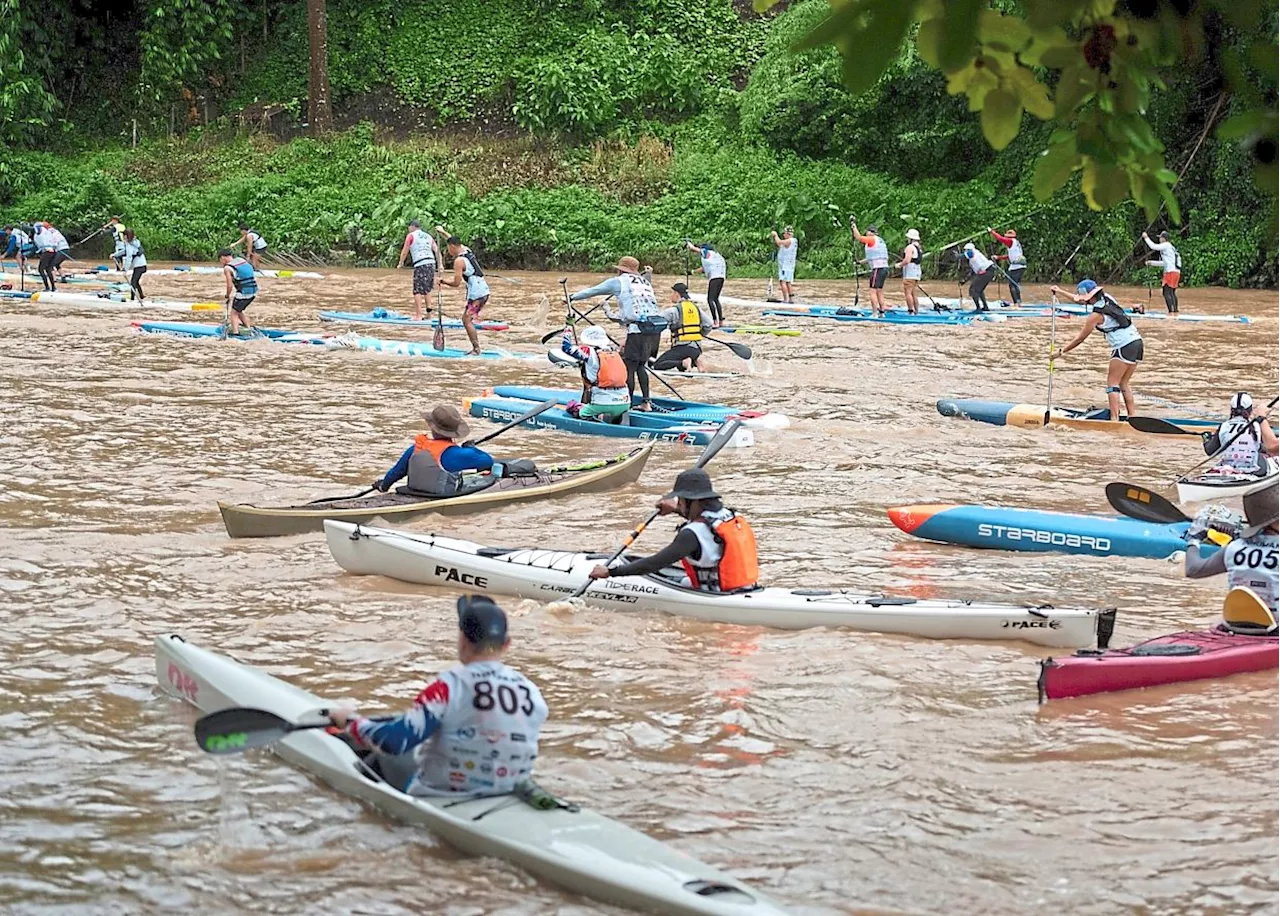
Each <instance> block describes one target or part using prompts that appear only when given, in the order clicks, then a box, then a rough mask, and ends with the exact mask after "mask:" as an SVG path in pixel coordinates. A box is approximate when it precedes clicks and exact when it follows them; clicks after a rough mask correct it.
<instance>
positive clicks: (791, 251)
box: [769, 226, 800, 302]
mask: <svg viewBox="0 0 1280 916" xmlns="http://www.w3.org/2000/svg"><path fill="white" fill-rule="evenodd" d="M769 238H771V239H773V244H775V245H777V246H778V287H779V289H781V290H782V301H783V302H792V301H794V300H793V299H792V298H791V284H792V283H794V282H795V279H796V252H797V251H799V249H800V243H799V242H797V241H796V237H795V233H793V232H792V231H791V227H790V226H786V227H784V228H783V230H782V235H778V233H777V230H770V231H769Z"/></svg>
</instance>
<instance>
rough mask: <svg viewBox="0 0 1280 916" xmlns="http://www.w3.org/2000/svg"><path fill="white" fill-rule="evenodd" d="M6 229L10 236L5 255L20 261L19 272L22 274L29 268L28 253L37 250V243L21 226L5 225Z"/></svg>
mask: <svg viewBox="0 0 1280 916" xmlns="http://www.w3.org/2000/svg"><path fill="white" fill-rule="evenodd" d="M4 231H5V234H6V235H7V236H8V244H7V245H6V246H5V252H4V256H5V257H6V258H13V259H14V260H15V261H17V262H18V273H19V274H20V275H21V274H22V273H23V272H24V271H25V270H26V269H27V255H28V254H31V253H32V252H33V251H34V250H35V243H34V242H32V241H31V236H30V235H28V234H27V233H26V232H24V231H23V229H22V228H21V227H20V226H14V225H8V226H5V227H4Z"/></svg>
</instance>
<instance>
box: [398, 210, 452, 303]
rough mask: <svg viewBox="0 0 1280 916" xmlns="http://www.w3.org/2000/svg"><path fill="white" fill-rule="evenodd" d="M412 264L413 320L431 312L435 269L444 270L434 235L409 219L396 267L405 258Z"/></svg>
mask: <svg viewBox="0 0 1280 916" xmlns="http://www.w3.org/2000/svg"><path fill="white" fill-rule="evenodd" d="M406 258H408V259H409V263H410V264H412V265H413V320H414V321H421V320H422V316H423V315H424V314H425V315H430V314H431V291H432V290H433V289H435V286H436V269H437V268H439V269H440V271H441V273H443V272H444V260H443V259H442V258H441V257H440V246H439V245H438V244H437V243H436V239H435V236H433V235H432V234H431V233H429V232H423V231H422V223H420V222H418V221H417V220H416V219H415V220H410V221H409V234H408V235H406V236H405V237H404V245H402V246H401V248H400V261H399V263H397V264H396V269H397V270H399V269H400V268H401V267H404V262H405V259H406Z"/></svg>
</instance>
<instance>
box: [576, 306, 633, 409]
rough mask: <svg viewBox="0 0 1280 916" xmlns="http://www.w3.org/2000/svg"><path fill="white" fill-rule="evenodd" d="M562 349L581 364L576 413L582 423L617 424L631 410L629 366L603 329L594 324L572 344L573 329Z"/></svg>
mask: <svg viewBox="0 0 1280 916" xmlns="http://www.w3.org/2000/svg"><path fill="white" fill-rule="evenodd" d="M560 349H561V350H562V351H563V352H565V353H567V354H569V355H570V356H572V357H573V358H574V359H576V360H577V361H578V362H579V363H580V364H581V372H582V404H580V405H578V407H577V408H575V409H574V410H575V411H576V412H575V415H576V416H578V417H580V418H582V419H583V420H600V421H601V422H603V423H617V422H618V421H619V420H621V419H622V415H623V414H625V413H626V412H627V411H628V410H630V409H631V392H630V391H628V390H627V364H626V363H624V362H623V361H622V356H621V355H620V354H619V353H618V351H617V349H616V348H615V347H614V346H613V342H612V341H611V340H609V335H608V334H606V333H605V330H604V328H598V327H596V326H595V325H592V326H591V327H589V328H586V329H585V330H584V331H583V332H582V339H581V340H580V341H579V342H578V343H576V344H575V343H574V342H573V328H572V327H566V328H565V329H564V338H563V339H562V340H561V342H560Z"/></svg>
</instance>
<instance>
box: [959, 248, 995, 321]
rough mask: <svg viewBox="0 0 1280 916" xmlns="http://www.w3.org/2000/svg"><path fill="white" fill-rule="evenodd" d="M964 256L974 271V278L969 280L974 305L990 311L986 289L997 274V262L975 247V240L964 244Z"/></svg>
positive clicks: (976, 307) (981, 309)
mask: <svg viewBox="0 0 1280 916" xmlns="http://www.w3.org/2000/svg"><path fill="white" fill-rule="evenodd" d="M964 256H965V259H966V260H967V261H968V263H969V269H970V270H971V271H973V279H972V280H970V281H969V298H970V299H972V300H973V307H974V309H975V310H977V311H979V312H987V311H990V306H989V305H988V304H987V293H986V289H987V284H988V283H990V282H991V278H992V277H994V276H995V275H996V265H995V262H994V261H992V260H991V259H990V258H989V257H987V256H986V255H985V254H983V253H982V252H981V251H979V250H978V249H977V248H975V247H974V244H973V242H969V243H968V244H966V245H965V246H964Z"/></svg>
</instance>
